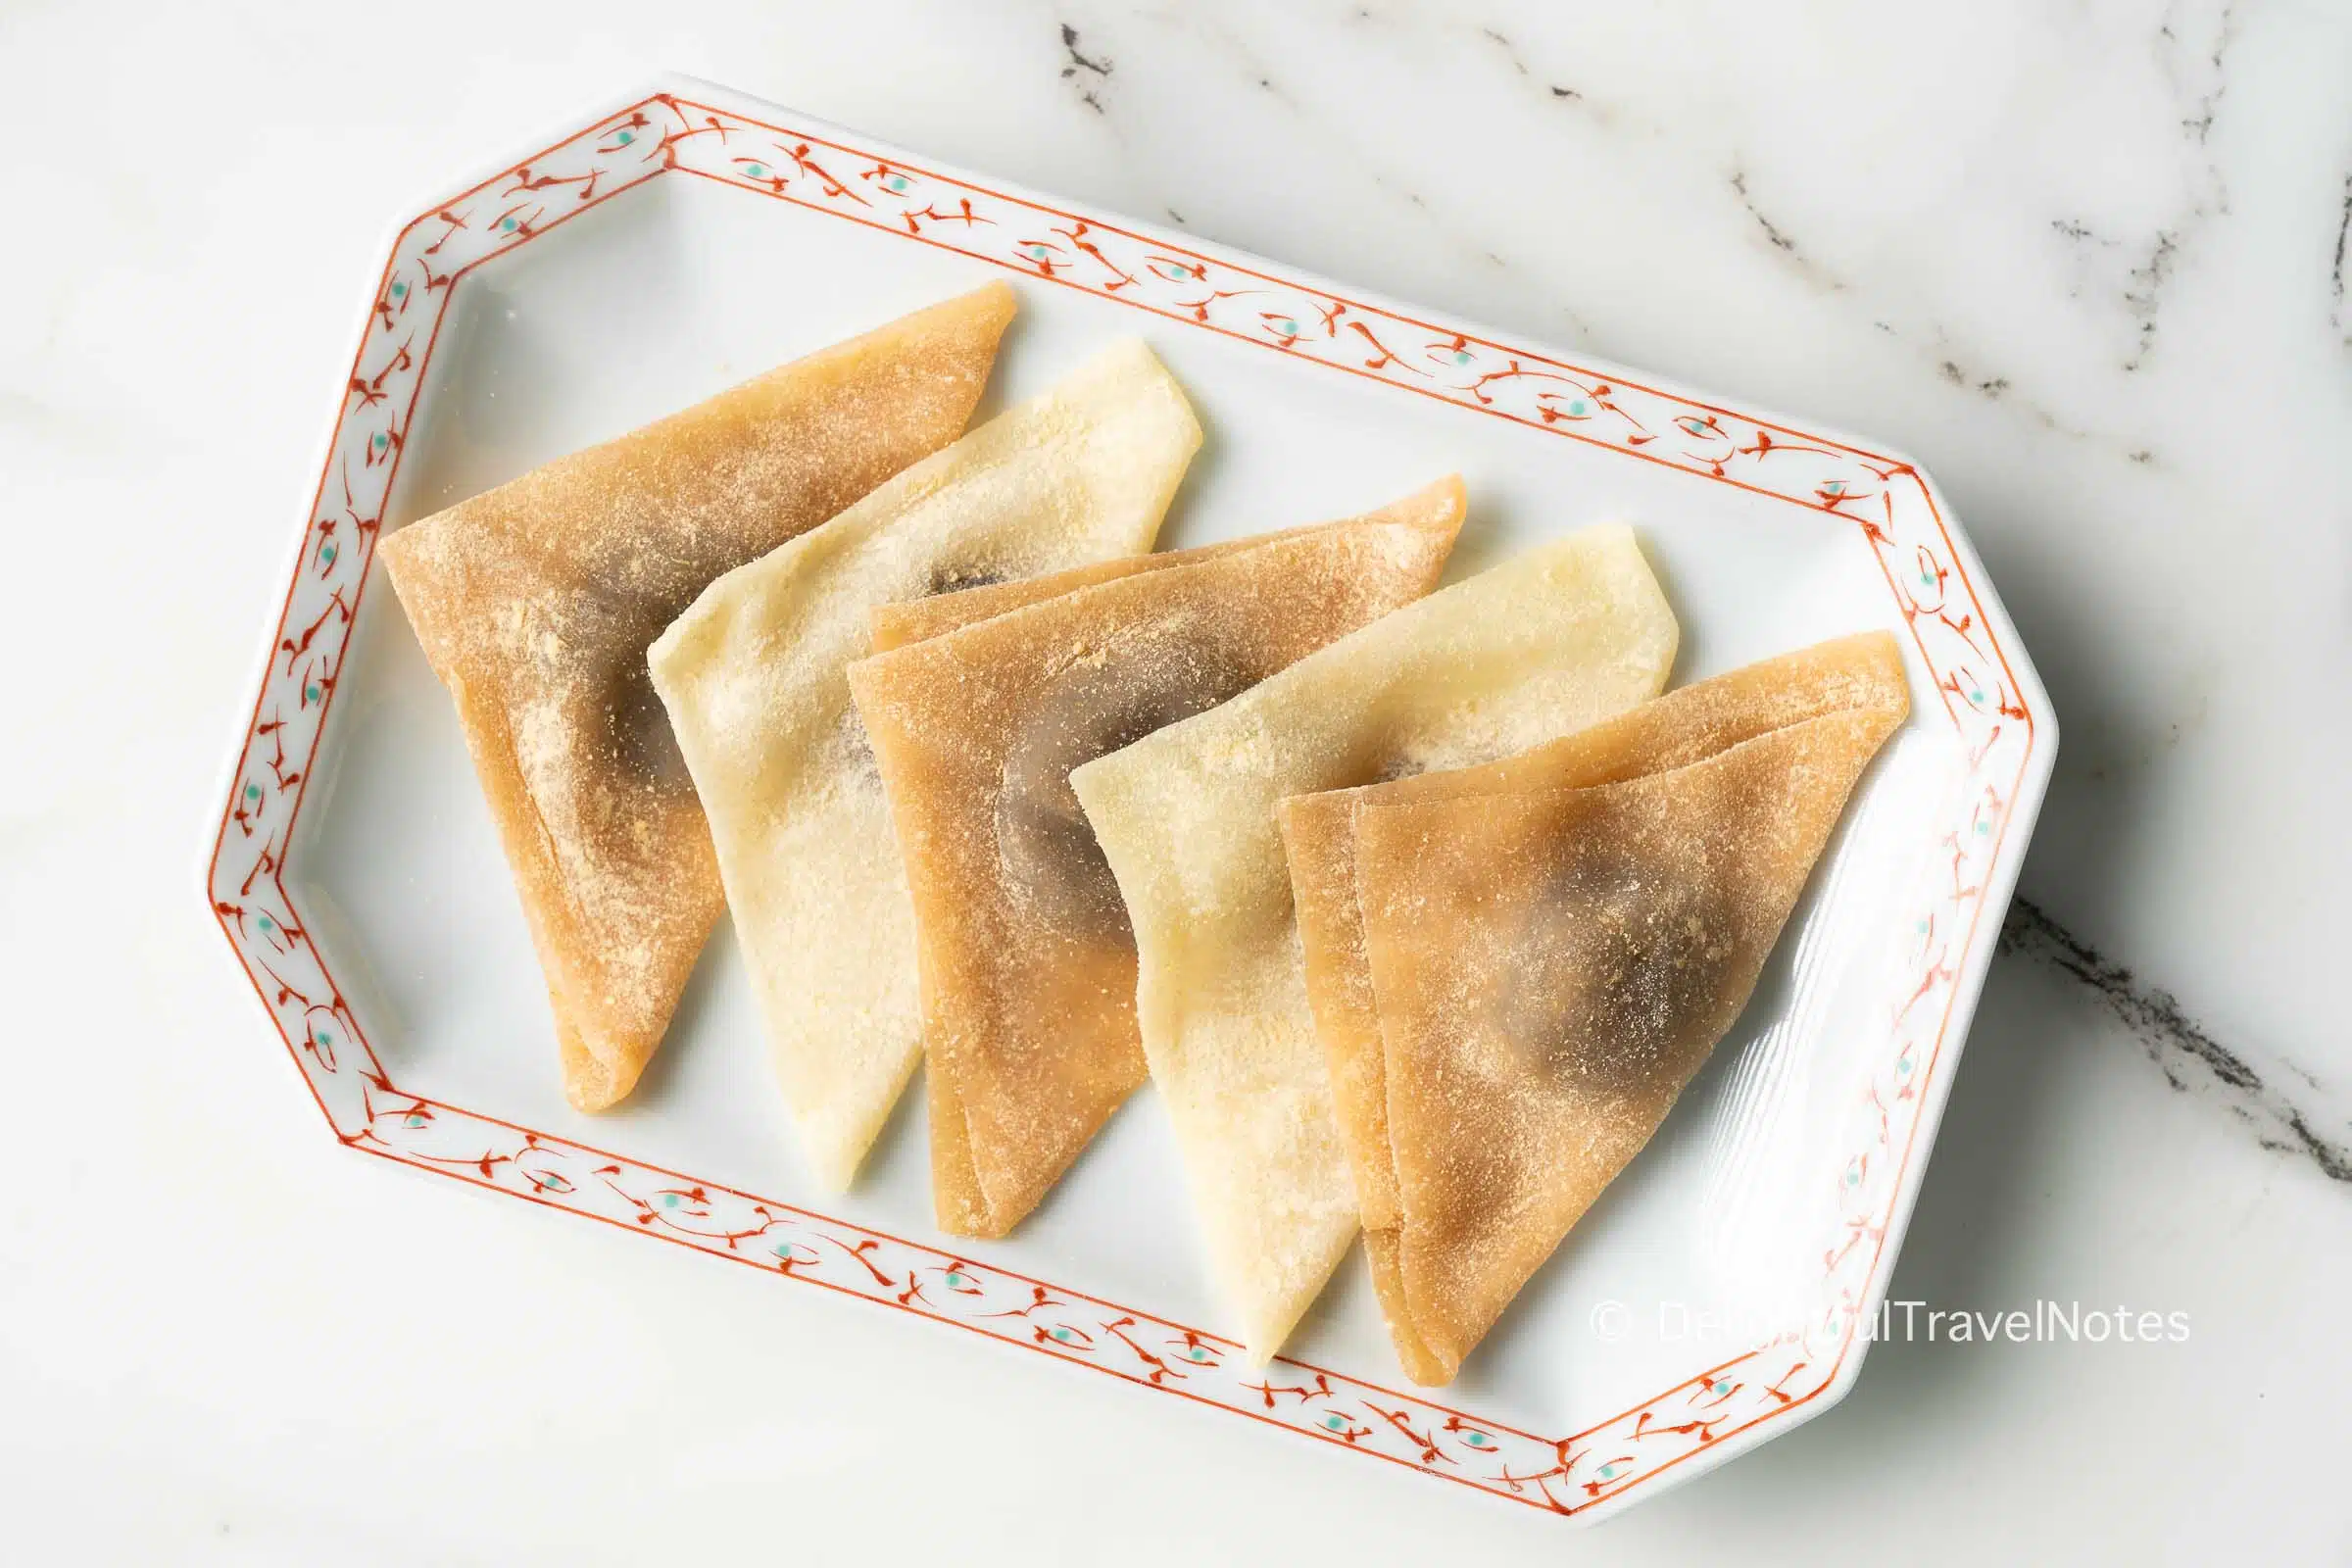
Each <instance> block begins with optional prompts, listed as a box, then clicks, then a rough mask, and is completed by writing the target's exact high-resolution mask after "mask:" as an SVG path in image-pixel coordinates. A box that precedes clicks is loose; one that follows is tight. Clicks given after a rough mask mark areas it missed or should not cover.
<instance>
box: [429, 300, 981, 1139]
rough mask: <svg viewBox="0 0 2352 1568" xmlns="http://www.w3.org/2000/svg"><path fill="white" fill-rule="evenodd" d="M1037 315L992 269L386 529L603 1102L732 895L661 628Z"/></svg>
mask: <svg viewBox="0 0 2352 1568" xmlns="http://www.w3.org/2000/svg"><path fill="white" fill-rule="evenodd" d="M1012 312H1013V296H1012V292H1011V290H1010V289H1008V288H1007V287H1005V285H1004V284H1002V283H994V284H991V285H989V286H988V287H986V288H983V289H979V290H976V291H975V292H973V293H970V294H967V295H964V296H962V297H961V298H958V299H954V300H949V301H947V302H946V303H945V304H941V305H936V306H933V307H931V308H930V309H928V310H924V311H918V312H916V313H915V314H914V315H912V316H908V317H906V318H904V319H900V320H897V321H894V322H892V323H891V324H889V325H887V326H884V327H881V328H880V329H878V330H876V331H873V332H869V333H867V334H866V335H865V336H863V337H859V338H855V339H852V340H851V341H849V342H846V343H842V344H839V345H836V346H835V347H833V348H829V349H825V350H823V351H821V352H819V353H816V354H812V355H810V356H809V357H808V358H806V359H803V360H799V361H796V362H794V363H793V364H791V365H788V366H785V367H783V368H780V369H775V370H771V371H769V372H767V373H766V374H765V375H761V376H759V377H756V378H755V379H753V380H750V381H746V382H744V383H743V384H742V385H741V386H738V387H735V388H733V389H731V390H729V391H726V392H722V393H720V394H719V395H718V396H716V397H714V398H711V399H710V400H708V401H707V402H704V403H699V404H697V405H695V406H694V407H693V408H691V409H687V410H685V411H684V412H682V413H679V414H673V415H671V416H670V417H667V418H665V419H662V420H659V421H657V422H655V423H653V424H650V425H647V426H645V427H644V428H643V429H640V430H637V431H634V432H632V433H631V434H628V435H624V436H621V437H620V438H618V439H617V440H613V441H608V442H606V443H605V444H604V445H602V446H597V447H591V448H589V449H588V450H586V451H584V452H576V453H574V454H572V455H571V456H570V457H567V458H560V459H558V460H557V461H556V462H554V463H551V464H548V465H547V466H544V467H541V468H535V469H533V470H532V471H531V472H529V473H526V474H524V475H522V476H521V477H520V478H518V479H514V480H511V481H509V482H508V483H506V484H503V485H500V486H499V487H498V488H497V489H495V490H490V491H486V492H484V493H483V494H481V495H478V496H475V497H474V498H472V499H471V500H469V501H465V502H461V503H460V504H459V505H457V506H455V507H452V508H450V509H449V510H448V511H446V512H443V513H439V514H436V515H433V516H430V517H426V518H424V519H422V520H421V521H418V522H414V523H411V524H410V525H409V526H407V527H405V528H403V529H401V530H400V531H399V532H397V533H395V534H392V535H390V536H389V537H387V538H386V539H385V540H384V543H383V557H384V564H385V565H386V566H387V567H388V568H389V569H390V571H391V574H392V586H393V588H394V589H395V590H396V591H397V592H398V593H399V595H400V602H401V604H402V605H403V606H404V607H406V609H407V610H408V613H409V619H410V622H411V623H412V624H413V625H414V626H415V627H416V630H417V641H418V642H419V643H420V644H422V645H423V648H424V654H425V657H426V659H428V660H429V661H430V662H432V666H433V672H434V673H435V674H436V675H438V676H439V677H440V678H441V683H442V684H443V685H444V686H446V687H448V688H449V692H450V695H451V697H452V698H453V699H455V701H456V703H457V707H458V717H459V720H460V721H461V722H462V723H463V724H464V726H465V730H466V747H467V749H468V750H469V751H470V752H471V753H472V755H473V765H474V771H475V773H476V774H477V775H478V776H479V778H480V780H481V785H482V793H483V795H484V796H485V797H486V798H487V799H488V801H489V803H490V810H491V815H492V816H493V818H494V819H495V820H496V822H497V824H498V831H499V838H500V841H501V843H502V844H503V845H504V847H505V849H506V854H507V862H508V865H509V866H510V867H511V868H512V870H513V871H514V874H515V890H516V891H517V892H518V893H519V894H520V895H521V898H522V907H523V913H524V915H525V917H526V918H527V919H528V921H529V924H530V929H531V939H532V942H533V945H534V946H535V947H536V948H537V950H538V954H539V962H540V967H541V968H542V970H543V971H544V972H545V975H546V979H547V989H548V1000H549V1001H550V1002H551V1003H552V1004H553V1005H554V1009H555V1020H556V1043H557V1047H558V1049H559V1051H560V1053H561V1055H562V1059H563V1065H564V1092H565V1094H566V1095H568V1096H569V1097H570V1100H571V1102H572V1103H573V1104H575V1105H577V1106H579V1107H580V1108H581V1109H583V1110H601V1109H603V1108H604V1107H606V1106H608V1105H611V1104H613V1103H614V1102H616V1101H618V1100H619V1099H620V1098H621V1097H622V1096H623V1095H626V1094H627V1093H628V1092H629V1090H630V1089H631V1087H633V1086H634V1085H635V1084H636V1082H637V1077H638V1074H639V1073H641V1072H642V1071H644V1069H645V1064H646V1062H647V1060H648V1059H649V1058H650V1057H651V1056H652V1055H653V1054H654V1051H655V1049H656V1048H657V1047H658V1046H659V1045H660V1044H661V1041H662V1032H663V1031H664V1030H665V1029H666V1028H667V1027H668V1025H669V1015H670V1012H671V1011H672V1009H673V1008H675V1006H676V1005H677V1000H678V993H679V992H680V991H681V990H682V989H683V988H684V986H685V984H686V977H687V975H688V974H689V973H691V972H692V970H693V968H694V962H695V958H696V956H697V955H698V954H700V953H701V951H702V947H703V943H704V942H705V941H706V940H707V939H708V938H709V936H710V934H711V926H712V924H713V923H715V922H716V920H717V919H718V912H719V909H720V907H721V902H722V901H721V894H720V889H719V880H718V866H717V863H716V860H715V859H714V858H713V856H712V853H711V834H710V830H709V828H708V827H707V826H706V825H705V823H704V819H703V810H702V808H701V807H700V806H699V805H698V804H697V803H696V801H695V794H694V786H693V784H692V783H691V782H690V781H689V780H688V778H687V776H686V769H685V766H684V764H683V763H682V761H681V760H680V758H679V756H678V750H677V743H676V742H675V741H674V740H673V739H672V738H671V736H670V730H669V721H668V719H667V718H666V717H665V716H664V715H663V714H662V705H661V703H660V702H659V701H657V700H656V698H655V696H654V692H653V688H652V685H651V684H650V683H649V681H648V680H647V677H646V665H645V650H646V645H647V644H649V643H651V642H652V641H653V640H654V639H655V638H656V637H657V636H659V635H661V632H662V628H663V627H664V626H667V625H668V624H669V623H670V621H671V620H673V619H674V618H676V616H677V613H678V612H680V611H681V610H684V609H685V608H686V607H687V606H688V605H689V604H691V603H693V601H694V597H695V595H697V594H699V593H701V592H702V591H703V589H704V587H705V586H706V585H708V584H709V583H710V582H711V579H712V578H714V577H716V576H718V575H719V574H720V573H722V572H725V571H729V570H731V569H733V568H734V567H736V566H739V565H741V564H743V563H745V562H746V561H750V560H752V559H753V558H754V557H756V556H759V555H761V554H764V553H765V552H767V551H769V550H772V549H774V548H775V547H776V546H777V545H779V544H782V543H783V542H784V541H785V540H787V539H789V538H791V537H792V536H793V535H795V534H798V533H801V532H803V531H805V530H807V529H809V528H812V527H814V526H816V525H817V524H818V523H820V522H822V521H824V520H825V519H826V518H827V517H830V516H831V515H834V514H835V513H837V512H839V511H840V510H841V509H842V508H844V507H846V506H848V505H849V504H850V503H851V502H853V501H855V500H857V499H858V497H859V496H861V495H863V494H865V493H866V492H867V491H868V490H871V489H872V488H873V487H874V486H876V485H878V484H880V483H881V482H882V481H883V480H885V479H887V478H889V477H890V476H891V475H892V474H894V473H896V472H898V471H899V470H900V469H901V468H904V467H906V466H907V465H908V464H909V463H912V462H914V461H915V460H916V459H917V458H921V457H924V456H927V455H928V454H930V453H932V452H935V451H937V450H938V449H939V448H941V447H943V446H945V445H947V443H948V442H950V441H952V440H954V439H955V438H956V434H957V433H958V432H959V431H961V430H962V428H963V425H964V421H965V420H966V419H968V418H969V417H971V412H972V408H973V406H974V405H975V404H976V403H977V402H978V401H979V398H980V393H981V389H982V388H983V386H984V385H985V384H986V382H987V380H988V372H989V367H990V366H991V365H992V364H993V363H994V362H995V359H996V352H997V340H998V339H999V337H1000V336H1002V335H1003V333H1004V330H1005V323H1006V322H1007V321H1009V320H1010V319H1012Z"/></svg>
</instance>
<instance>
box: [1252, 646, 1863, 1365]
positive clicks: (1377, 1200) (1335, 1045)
mask: <svg viewBox="0 0 2352 1568" xmlns="http://www.w3.org/2000/svg"><path fill="white" fill-rule="evenodd" d="M1907 704H1908V697H1907V695H1906V688H1905V685H1904V678H1903V664H1902V656H1901V654H1900V653H1899V652H1898V651H1897V650H1896V648H1895V646H1894V640H1893V639H1892V638H1891V637H1889V636H1887V634H1886V633H1885V632H1867V633H1864V634H1862V635H1860V636H1855V637H1846V638H1840V639H1838V640H1835V641H1832V642H1827V643H1822V644H1820V645H1818V646H1816V647H1813V648H1807V649H1804V650H1801V651H1799V652H1797V653H1792V654H1786V655H1783V656H1781V657H1780V658H1777V659H1770V660H1766V661H1764V662H1761V663H1756V664H1750V665H1748V666H1746V667H1745V668H1742V669H1738V670H1734V671H1733V672H1731V673H1730V674H1727V675H1719V676H1717V677H1715V678H1714V679H1712V680H1706V681H1700V682H1698V683H1696V684H1694V685H1691V686H1686V687H1683V688H1682V689H1680V690H1678V691H1673V692H1669V693H1667V694H1666V695H1665V696H1663V697H1660V698H1658V699H1657V700H1656V701H1655V702H1651V703H1645V704H1643V705H1642V707H1640V708H1637V709H1634V710H1632V711H1628V712H1626V713H1622V714H1620V715H1618V716H1617V717H1615V718H1612V719H1608V720H1605V721H1604V722H1602V723H1599V724H1595V725H1593V727H1592V728H1590V729H1585V730H1581V731H1579V732H1577V733H1576V734H1574V735H1571V736H1568V737H1566V738H1565V739H1562V740H1558V741H1553V742H1551V743H1549V744H1548V745H1544V746H1540V747H1537V748H1536V749H1534V750H1532V751H1529V752H1524V753H1521V754H1520V755H1518V756H1516V757H1512V758H1509V759H1506V760H1502V761H1498V762H1494V763H1491V764H1489V765H1487V766H1484V767H1474V768H1464V769H1457V770H1454V771H1449V772H1442V773H1423V774H1419V775H1417V776H1415V777H1412V778H1406V779H1399V780H1397V781H1394V782H1391V783H1386V784H1377V785H1372V786H1368V787H1365V788H1361V789H1352V790H1335V791H1331V792H1329V793H1325V794H1320V795H1304V796H1298V797H1294V798H1293V799H1291V800H1287V801H1285V802H1283V803H1282V809H1281V812H1282V836H1283V846H1284V850H1285V852H1286V853H1287V855H1288V858H1289V860H1290V868H1291V886H1292V891H1293V894H1294V896H1295V898H1296V900H1297V903H1298V908H1299V934H1300V938H1301V945H1302V947H1303V950H1304V954H1305V959H1306V988H1307V996H1308V999H1309V1001H1310V1002H1311V1003H1312V1005H1313V1007H1314V1014H1315V1029H1316V1033H1317V1034H1318V1035H1319V1036H1320V1037H1321V1039H1322V1042H1323V1049H1324V1053H1325V1054H1326V1056H1327V1058H1328V1059H1329V1063H1330V1067H1331V1080H1332V1092H1333V1097H1334V1101H1335V1104H1336V1108H1337V1110H1338V1113H1339V1124H1340V1131H1341V1135H1342V1137H1343V1138H1344V1139H1345V1141H1346V1142H1347V1145H1348V1164H1349V1167H1350V1168H1351V1169H1352V1170H1353V1172H1354V1175H1355V1186H1356V1198H1357V1201H1358V1202H1359V1204H1360V1205H1361V1207H1362V1211H1363V1224H1364V1247H1365V1251H1366V1254H1367V1256H1368V1257H1369V1258H1370V1261H1371V1264H1372V1277H1373V1283H1374V1285H1375V1286H1376V1288H1377V1289H1378V1292H1379V1296H1380V1303H1381V1310H1382V1312H1383V1314H1384V1315H1385V1316H1386V1317H1387V1319H1388V1322H1389V1329H1390V1333H1391V1334H1392V1336H1393V1337H1394V1338H1395V1339H1396V1341H1397V1353H1398V1357H1399V1359H1400V1360H1402V1361H1403V1363H1404V1367H1405V1371H1406V1373H1407V1375H1409V1376H1411V1377H1412V1378H1413V1379H1414V1380H1415V1381H1416V1382H1420V1383H1425V1384H1436V1383H1444V1382H1446V1381H1448V1380H1449V1379H1450V1377H1451V1375H1452V1367H1451V1366H1450V1365H1447V1364H1446V1363H1444V1362H1442V1361H1440V1360H1439V1359H1437V1358H1436V1357H1434V1356H1433V1355H1431V1354H1430V1353H1429V1351H1428V1348H1426V1347H1425V1346H1423V1345H1422V1344H1421V1343H1420V1341H1419V1339H1418V1338H1417V1337H1416V1336H1415V1334H1414V1333H1413V1330H1412V1324H1411V1321H1410V1318H1409V1314H1407V1313H1406V1312H1405V1310H1404V1304H1403V1290H1402V1284H1401V1282H1400V1279H1399V1277H1398V1275H1397V1223H1398V1209H1397V1170H1396V1162H1395V1159H1394V1158H1393V1156H1392V1154H1391V1151H1390V1147H1389V1125H1388V1082H1387V1076H1386V1069H1385V1066H1384V1057H1383V1046H1382V1038H1381V1029H1380V1018H1379V1013H1378V1009H1377V1007H1376V1006H1375V1004H1374V999H1373V990H1372V974H1371V959H1370V956H1369V955H1368V953H1367V952H1366V951H1365V946H1364V925H1363V916H1362V910H1361V906H1360V905H1359V903H1358V901H1357V866H1356V821H1357V816H1358V813H1359V811H1360V810H1361V809H1362V808H1363V807H1364V806H1365V805H1366V804H1369V803H1372V802H1388V803H1395V802H1401V801H1418V800H1435V799H1443V798H1451V797H1458V796H1470V795H1495V794H1507V793H1511V792H1513V791H1519V790H1530V789H1542V788H1557V787H1566V786H1586V785H1593V784H1605V783H1611V782H1614V781H1617V780H1620V779H1626V778H1634V777H1638V776H1640V775H1642V774H1645V773H1654V772H1661V771H1664V770H1666V769H1669V768H1676V767H1682V766H1686V765H1688V764H1690V763H1691V762H1696V761H1699V760H1704V759H1705V758H1708V757H1711V756H1713V755H1715V754H1716V753H1718V752H1721V751H1723V750H1725V749H1727V748H1728V747H1731V746H1734V745H1737V744H1738V743H1740V742H1741V741H1744V740H1748V739H1751V738H1753V737H1754V736H1757V735H1761V734H1764V733H1766V732H1768V731H1771V730H1776V729H1780V728H1783V727H1785V726H1787V725H1789V724H1794V723H1798V722H1800V721H1802V720H1805V719H1810V718H1817V717H1820V716H1821V715H1823V714H1825V713H1834V712H1840V711H1854V710H1865V709H1868V710H1881V711H1895V712H1897V713H1900V712H1901V711H1904V709H1905V708H1906V707H1907Z"/></svg>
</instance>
